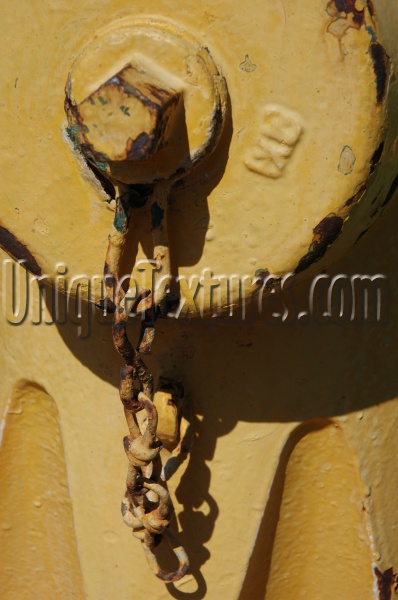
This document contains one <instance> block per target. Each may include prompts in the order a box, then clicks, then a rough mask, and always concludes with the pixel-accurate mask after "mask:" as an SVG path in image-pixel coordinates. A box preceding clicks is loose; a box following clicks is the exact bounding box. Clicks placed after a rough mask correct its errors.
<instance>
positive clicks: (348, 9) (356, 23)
mask: <svg viewBox="0 0 398 600" xmlns="http://www.w3.org/2000/svg"><path fill="white" fill-rule="evenodd" d="M355 4H356V0H331V1H330V2H329V3H328V5H327V8H326V11H327V13H328V15H330V16H331V17H333V19H332V20H331V21H330V23H329V25H328V28H327V31H328V33H331V34H332V35H334V36H335V37H337V38H338V39H340V40H341V38H342V37H343V35H345V33H346V31H347V30H348V29H349V28H350V27H351V28H352V29H360V28H361V27H362V25H363V24H364V22H365V9H362V10H358V9H357V8H356V6H355Z"/></svg>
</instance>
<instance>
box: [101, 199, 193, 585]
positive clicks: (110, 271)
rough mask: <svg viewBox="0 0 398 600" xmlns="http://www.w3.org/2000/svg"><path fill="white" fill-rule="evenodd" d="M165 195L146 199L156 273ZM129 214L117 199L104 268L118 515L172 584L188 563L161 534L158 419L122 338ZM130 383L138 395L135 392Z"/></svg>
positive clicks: (146, 375) (167, 502)
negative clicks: (118, 454)
mask: <svg viewBox="0 0 398 600" xmlns="http://www.w3.org/2000/svg"><path fill="white" fill-rule="evenodd" d="M166 190H167V188H163V189H162V191H163V193H161V194H158V195H154V198H155V199H156V200H153V199H152V203H151V206H152V207H153V206H155V207H156V208H155V210H157V211H158V212H159V217H158V220H157V222H156V233H155V235H154V243H155V257H156V259H157V265H158V267H159V268H162V266H163V264H164V262H163V261H165V260H166V261H167V260H168V256H169V255H168V248H167V246H166V244H167V237H166V235H165V232H164V231H163V226H164V215H165V212H166V206H165V202H167V198H166V195H165V192H166ZM163 206H164V208H162V207H163ZM131 213H132V206H131V203H129V201H128V199H126V198H124V199H123V198H118V199H117V203H116V212H115V217H114V223H113V226H112V231H111V233H110V235H109V244H108V252H107V258H106V261H105V268H104V275H105V278H106V281H107V286H106V290H107V294H108V299H112V301H113V302H114V304H115V312H114V322H113V341H114V344H115V348H116V349H117V351H118V352H119V354H120V355H121V356H122V357H123V359H124V361H125V365H124V366H123V367H122V368H121V370H120V388H119V393H120V399H121V401H122V404H123V407H124V413H125V417H126V421H127V425H128V428H129V435H128V436H125V437H124V439H123V445H124V449H125V452H126V456H127V458H128V461H129V466H128V472H127V478H126V492H125V496H124V498H123V500H122V515H123V519H124V522H125V523H126V524H127V525H128V526H129V527H131V528H132V529H133V533H134V535H135V536H136V537H138V539H140V541H141V543H142V547H143V549H144V552H145V555H146V558H147V561H148V564H149V566H150V569H151V571H152V572H153V573H154V574H155V575H156V576H157V577H159V578H160V579H162V581H165V582H173V581H177V580H179V579H181V577H183V576H184V575H185V573H186V572H187V571H188V568H189V561H188V557H187V554H186V552H185V550H184V548H183V547H182V546H181V545H180V544H179V543H178V541H177V540H176V538H175V537H174V536H173V535H172V534H171V532H170V531H169V530H168V529H167V528H168V526H169V524H170V520H171V518H172V516H173V507H172V503H171V499H170V494H169V493H168V491H167V490H166V489H165V488H164V487H163V486H162V485H161V484H159V483H157V481H156V474H157V472H159V471H160V470H161V465H160V461H159V453H160V450H161V448H162V443H161V442H160V441H159V440H158V439H157V435H156V432H157V424H158V413H157V410H156V406H155V405H154V404H153V402H152V400H151V398H152V394H153V377H152V374H151V373H150V371H149V369H148V368H147V366H146V364H145V363H144V361H143V360H142V358H141V357H140V355H139V353H138V352H137V351H136V350H135V349H134V347H133V345H132V344H131V342H130V340H129V338H128V335H127V320H128V311H127V308H126V293H125V291H124V289H123V287H122V286H121V285H119V279H118V277H119V267H120V249H121V248H122V247H123V246H124V244H125V241H126V234H127V232H128V228H129V222H130V217H131ZM166 264H167V262H166ZM162 297H163V296H162V294H160V296H158V297H156V298H155V295H154V297H152V292H151V290H141V291H140V294H139V295H138V296H137V298H136V300H135V306H134V310H136V311H137V310H139V305H140V303H143V306H144V310H145V311H146V312H148V311H149V310H150V309H153V308H154V301H159V299H162ZM147 298H148V301H146V300H147ZM137 304H138V306H137ZM146 330H147V331H148V332H149V333H148V335H144V336H143V338H142V340H141V344H140V346H142V345H143V344H144V343H148V339H153V332H154V330H153V327H147V328H146ZM136 382H138V384H139V388H140V389H138V388H136V387H135V383H136ZM141 410H144V411H145V413H146V420H145V423H144V424H143V425H142V426H141V428H140V426H139V424H138V422H137V417H136V414H137V413H138V412H139V411H141ZM141 429H142V430H141ZM157 463H159V464H157ZM151 477H152V479H150V478H151ZM162 537H164V538H165V539H166V541H167V543H168V544H169V546H170V547H171V549H172V550H173V552H174V554H175V555H176V557H177V559H178V561H179V567H178V569H177V570H176V571H175V572H172V573H167V572H165V571H164V570H163V569H161V568H160V567H159V565H158V562H157V559H156V556H155V554H154V552H153V550H154V548H155V547H156V545H157V544H158V543H159V541H160V539H161V538H162Z"/></svg>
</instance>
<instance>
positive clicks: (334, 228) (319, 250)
mask: <svg viewBox="0 0 398 600" xmlns="http://www.w3.org/2000/svg"><path fill="white" fill-rule="evenodd" d="M343 224H344V221H343V219H342V218H341V217H339V216H337V215H334V214H330V215H328V216H327V217H325V218H324V219H322V221H320V223H318V225H317V226H316V227H314V229H313V232H314V237H313V238H312V243H311V246H310V248H309V252H308V253H307V254H306V255H305V256H304V257H303V258H302V259H301V260H300V262H299V264H298V265H297V267H296V269H295V271H294V272H295V273H300V272H301V271H304V269H307V268H308V267H309V266H310V265H311V264H312V263H314V262H316V261H317V260H319V259H320V258H322V256H323V255H324V254H325V252H326V250H327V248H328V246H330V244H332V243H333V242H334V241H335V240H336V239H337V238H338V237H339V235H340V233H341V230H342V228H343Z"/></svg>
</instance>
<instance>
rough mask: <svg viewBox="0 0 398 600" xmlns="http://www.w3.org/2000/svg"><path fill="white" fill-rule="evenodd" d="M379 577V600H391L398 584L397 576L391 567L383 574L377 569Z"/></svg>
mask: <svg viewBox="0 0 398 600" xmlns="http://www.w3.org/2000/svg"><path fill="white" fill-rule="evenodd" d="M374 572H375V575H376V577H377V587H378V591H379V600H391V597H392V592H393V587H394V585H395V584H396V583H397V576H396V574H395V573H394V569H393V568H392V567H391V568H390V569H387V571H384V573H382V572H381V571H379V569H378V568H377V567H375V569H374Z"/></svg>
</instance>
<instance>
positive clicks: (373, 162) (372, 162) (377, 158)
mask: <svg viewBox="0 0 398 600" xmlns="http://www.w3.org/2000/svg"><path fill="white" fill-rule="evenodd" d="M383 150H384V142H381V144H379V146H378V147H377V148H376V150H375V151H374V153H373V156H372V158H371V159H370V170H369V173H370V174H372V173H373V172H374V170H375V168H376V166H377V164H378V163H379V161H380V159H381V157H382V154H383Z"/></svg>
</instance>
